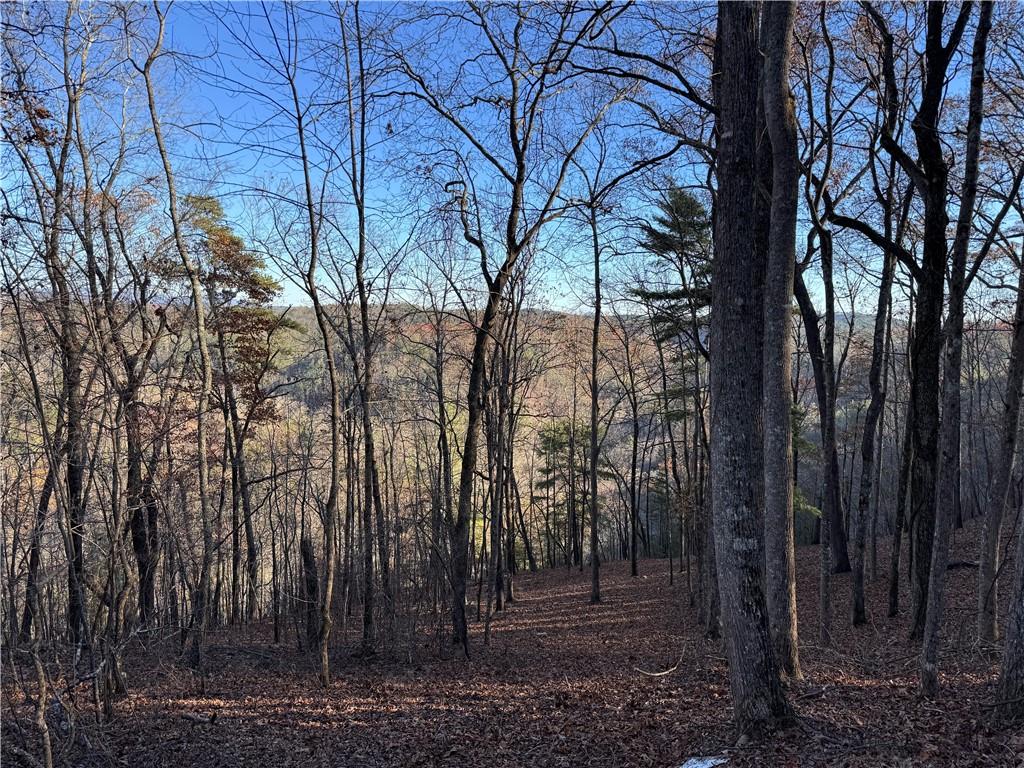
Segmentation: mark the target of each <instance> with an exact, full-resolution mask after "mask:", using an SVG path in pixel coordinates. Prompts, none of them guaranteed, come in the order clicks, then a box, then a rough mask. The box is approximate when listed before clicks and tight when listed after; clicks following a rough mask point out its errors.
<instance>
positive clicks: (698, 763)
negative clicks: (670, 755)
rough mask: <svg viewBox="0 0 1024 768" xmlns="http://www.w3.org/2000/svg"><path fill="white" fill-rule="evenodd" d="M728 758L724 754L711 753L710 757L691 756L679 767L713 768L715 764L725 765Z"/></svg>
mask: <svg viewBox="0 0 1024 768" xmlns="http://www.w3.org/2000/svg"><path fill="white" fill-rule="evenodd" d="M728 762H729V758H728V757H726V756H725V755H711V756H710V757H691V758H690V759H689V760H687V761H686V762H685V763H683V764H682V765H680V766H679V768H715V766H716V765H725V764H726V763H728Z"/></svg>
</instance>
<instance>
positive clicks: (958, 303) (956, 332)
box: [921, 2, 992, 696]
mask: <svg viewBox="0 0 1024 768" xmlns="http://www.w3.org/2000/svg"><path fill="white" fill-rule="evenodd" d="M991 26H992V3H990V2H986V3H982V4H981V12H980V15H979V18H978V28H977V31H976V32H975V36H974V50H973V51H972V56H971V59H972V61H971V90H970V97H969V107H968V118H967V146H966V153H965V158H964V180H963V188H962V191H961V194H960V213H959V216H958V219H957V225H956V237H955V238H954V240H953V259H952V264H951V265H950V276H949V316H948V318H947V319H946V326H945V341H946V344H945V348H946V358H945V364H944V366H943V381H942V427H941V431H940V441H941V448H942V455H941V458H942V464H941V467H940V471H939V478H938V487H937V489H936V504H937V506H936V509H935V540H934V542H933V544H932V549H933V551H932V559H931V563H930V565H931V570H930V572H929V586H928V604H927V613H926V617H925V626H924V647H923V651H922V654H921V691H922V693H924V695H926V696H934V695H935V694H936V693H938V689H939V672H938V656H939V629H940V627H941V625H942V613H943V608H944V602H943V601H944V597H945V596H944V591H945V586H946V566H947V564H948V562H949V535H950V530H951V527H952V525H953V520H954V515H955V513H956V511H957V509H958V508H959V504H958V500H959V498H960V482H959V481H960V376H961V368H962V364H963V348H964V297H965V293H966V292H967V288H968V287H969V283H968V281H967V276H966V272H967V249H968V247H969V244H970V237H971V230H972V227H973V221H974V205H975V201H976V199H977V197H978V157H979V154H980V152H981V122H982V118H983V114H984V88H985V86H984V83H985V49H986V46H987V45H988V33H989V29H990V28H991Z"/></svg>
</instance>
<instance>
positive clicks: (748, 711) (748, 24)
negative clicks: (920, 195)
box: [711, 2, 790, 737]
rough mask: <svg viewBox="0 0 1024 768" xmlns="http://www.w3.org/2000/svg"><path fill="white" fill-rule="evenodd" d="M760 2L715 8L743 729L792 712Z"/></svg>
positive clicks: (731, 603)
mask: <svg viewBox="0 0 1024 768" xmlns="http://www.w3.org/2000/svg"><path fill="white" fill-rule="evenodd" d="M756 30H757V11H756V5H755V4H754V3H747V2H734V3H721V4H720V5H719V8H718V43H717V44H718V46H720V49H719V51H717V52H716V53H718V56H719V59H718V60H719V61H720V62H721V66H720V67H719V70H720V78H721V79H720V83H719V84H718V86H717V89H716V91H717V92H716V102H717V107H718V116H717V119H718V125H717V133H718V137H719V146H718V158H717V161H718V167H717V173H718V211H717V216H716V217H715V219H716V221H715V262H714V278H713V280H712V287H713V294H714V300H713V302H712V306H713V308H714V309H713V312H712V317H711V352H712V354H711V462H712V493H713V497H714V502H713V504H714V506H713V510H714V514H713V517H714V528H715V547H716V556H717V557H716V559H717V566H718V582H719V588H720V591H721V597H722V620H723V624H724V626H725V637H726V648H727V651H728V657H729V677H730V688H731V691H732V697H733V712H734V717H735V720H736V724H737V727H738V729H739V732H740V734H741V737H750V736H757V735H758V734H760V733H762V732H764V731H766V730H769V729H771V728H772V727H773V726H774V725H775V724H776V723H777V722H778V721H779V720H780V719H781V718H786V717H788V716H789V715H790V709H789V705H788V704H787V702H786V699H785V696H784V694H783V691H782V683H781V680H780V677H779V669H778V665H777V663H776V660H775V656H774V653H773V649H772V641H771V633H770V631H769V627H768V615H767V607H766V604H765V597H764V592H763V591H762V583H763V576H764V574H763V569H764V542H763V536H764V531H763V521H762V518H761V510H760V508H759V507H760V503H759V502H760V498H759V495H760V493H759V491H760V488H759V486H760V479H759V478H758V477H756V476H755V474H756V468H757V467H759V466H760V465H761V461H760V459H759V454H760V452H761V450H762V442H761V437H762V434H761V424H762V420H761V401H760V395H761V388H760V386H759V382H758V381H757V380H758V379H760V375H761V366H762V360H761V359H760V353H759V352H760V351H759V350H758V349H755V348H753V347H752V345H750V344H748V343H747V339H748V338H749V335H750V331H751V325H752V324H754V325H756V324H759V323H760V322H761V320H762V308H761V306H760V305H759V304H758V303H757V295H758V286H757V285H756V282H757V278H758V271H759V267H758V265H756V264H754V263H753V260H752V259H751V252H752V249H751V244H752V241H753V237H754V233H753V231H752V228H751V225H750V211H751V210H752V208H753V204H754V194H755V189H754V173H755V147H756V136H755V126H756V122H757V101H758V73H759V70H760V54H759V51H758V45H757V31H756Z"/></svg>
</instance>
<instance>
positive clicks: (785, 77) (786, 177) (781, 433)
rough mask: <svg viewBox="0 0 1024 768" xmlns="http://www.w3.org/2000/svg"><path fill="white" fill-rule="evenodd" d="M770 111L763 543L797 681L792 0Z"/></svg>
mask: <svg viewBox="0 0 1024 768" xmlns="http://www.w3.org/2000/svg"><path fill="white" fill-rule="evenodd" d="M763 13H765V14H766V18H765V22H764V25H763V26H762V29H763V30H764V32H765V34H766V39H765V40H764V50H765V61H764V111H765V122H766V125H767V128H768V136H769V138H770V140H771V145H772V199H771V226H770V234H769V243H768V266H767V272H766V279H765V291H764V349H763V376H764V387H763V393H764V394H763V396H764V501H765V510H764V516H765V519H764V522H765V526H764V539H765V569H766V571H765V583H766V590H765V592H766V594H765V597H766V598H767V605H768V620H769V625H770V628H771V634H772V640H773V642H774V645H775V652H776V656H777V658H778V660H779V663H780V665H781V666H782V669H783V671H784V672H785V673H786V674H787V675H789V676H790V677H794V678H799V677H800V676H801V675H800V658H799V640H798V636H797V615H796V553H795V550H794V542H793V484H792V474H793V428H792V414H791V408H792V401H791V393H790V378H791V375H792V355H793V348H792V347H793V343H792V333H791V325H792V317H793V309H792V307H793V273H794V269H795V264H796V216H797V195H798V193H799V186H798V185H799V174H800V168H799V161H798V157H797V141H796V114H795V112H794V106H793V95H792V93H791V92H790V89H789V57H790V48H791V46H792V38H793V17H794V14H795V4H794V3H793V2H778V3H772V4H770V5H767V6H765V7H764V9H763Z"/></svg>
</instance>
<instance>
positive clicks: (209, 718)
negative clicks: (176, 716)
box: [181, 712, 217, 725]
mask: <svg viewBox="0 0 1024 768" xmlns="http://www.w3.org/2000/svg"><path fill="white" fill-rule="evenodd" d="M181 716H182V717H183V718H185V719H186V720H188V721H189V722H190V723H196V724H197V725H213V724H214V723H215V722H217V713H216V712H214V713H213V714H212V715H198V714H195V713H194V712H183V713H182V715H181Z"/></svg>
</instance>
